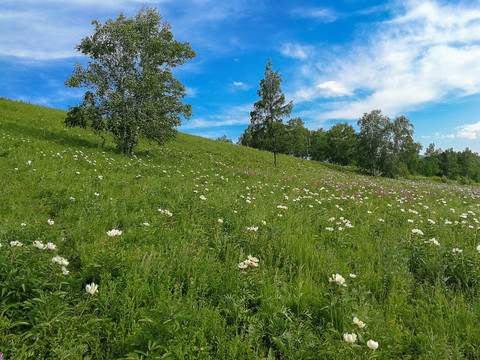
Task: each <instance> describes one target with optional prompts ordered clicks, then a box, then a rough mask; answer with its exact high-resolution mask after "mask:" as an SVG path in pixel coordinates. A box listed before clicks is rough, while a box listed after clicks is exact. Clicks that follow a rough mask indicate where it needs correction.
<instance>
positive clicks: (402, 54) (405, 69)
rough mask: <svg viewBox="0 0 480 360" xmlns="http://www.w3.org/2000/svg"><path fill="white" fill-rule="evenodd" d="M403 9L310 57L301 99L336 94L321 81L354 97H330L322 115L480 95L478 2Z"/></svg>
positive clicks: (400, 108) (395, 109) (396, 109)
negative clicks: (367, 31)
mask: <svg viewBox="0 0 480 360" xmlns="http://www.w3.org/2000/svg"><path fill="white" fill-rule="evenodd" d="M401 10H402V12H401V15H399V16H397V17H396V18H394V19H393V20H391V21H388V22H384V23H380V24H377V28H376V29H375V31H373V35H371V36H369V37H368V38H362V39H360V38H359V39H358V40H357V42H356V43H354V44H349V45H348V46H345V47H344V48H342V49H333V50H332V51H331V53H330V54H329V56H327V57H326V58H325V57H324V58H317V59H309V58H305V60H306V61H305V64H304V65H303V67H302V68H301V70H300V71H299V72H298V73H299V74H301V75H300V76H301V79H299V80H297V84H301V85H302V86H301V87H298V88H297V89H296V97H295V99H296V100H297V101H312V100H318V99H322V98H325V97H332V93H329V92H326V93H325V92H321V91H317V90H318V84H324V85H323V86H324V87H325V88H327V89H330V90H332V86H329V85H328V84H330V83H332V84H341V86H342V87H343V90H345V91H344V93H343V94H342V91H338V92H339V93H340V94H342V95H351V96H347V97H346V98H345V99H341V100H339V99H335V101H330V102H328V103H327V104H326V105H325V107H326V108H325V107H324V109H323V110H324V111H322V112H319V115H317V119H318V120H321V119H357V118H359V117H360V116H361V115H362V114H363V113H364V112H369V111H371V110H373V109H382V111H383V112H384V113H386V114H389V115H390V114H392V115H393V114H398V113H400V112H405V111H412V110H416V109H418V108H419V107H422V106H425V104H428V103H430V102H433V101H435V102H438V101H448V100H449V99H452V98H455V97H460V96H465V95H471V94H477V93H480V7H478V6H476V7H473V5H470V6H467V5H455V6H453V5H448V4H443V3H438V2H435V1H422V2H419V1H413V0H411V1H407V3H406V5H405V7H404V8H402V9H401ZM318 53H319V54H320V53H321V52H320V51H318ZM323 56H325V55H323ZM347 89H348V90H347ZM337 90H338V89H337ZM333 94H335V91H333ZM325 110H327V111H325Z"/></svg>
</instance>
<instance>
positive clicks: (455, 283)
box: [0, 99, 480, 359]
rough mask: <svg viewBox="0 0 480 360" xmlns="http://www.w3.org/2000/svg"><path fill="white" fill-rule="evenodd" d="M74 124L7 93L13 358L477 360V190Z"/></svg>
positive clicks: (6, 233) (5, 326)
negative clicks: (123, 147) (111, 138)
mask: <svg viewBox="0 0 480 360" xmlns="http://www.w3.org/2000/svg"><path fill="white" fill-rule="evenodd" d="M64 117H65V112H63V111H59V110H52V109H48V108H44V107H38V106H33V105H28V104H24V103H18V102H13V101H10V100H5V99H0V135H1V136H0V169H1V172H0V185H1V186H0V199H1V200H0V201H1V206H0V244H1V245H2V246H1V247H0V295H1V298H0V353H3V355H4V358H5V359H27V358H32V359H263V358H267V359H322V358H325V359H353V358H355V359H373V358H378V359H448V358H453V359H480V345H479V344H480V341H479V339H480V327H479V326H478V324H479V323H480V298H479V292H480V287H479V286H480V247H479V244H480V236H479V231H480V223H479V218H480V214H479V213H480V189H479V188H478V187H477V188H474V187H453V186H447V185H443V184H427V183H420V182H411V181H410V182H406V181H404V182H402V181H391V180H385V179H375V178H368V177H362V176H359V175H354V174H351V173H349V172H337V171H334V170H331V169H329V168H327V167H325V166H323V165H322V164H319V163H316V162H311V161H306V160H299V159H296V158H292V157H287V156H280V157H279V166H277V167H276V168H275V167H273V155H272V154H270V153H266V152H261V151H258V150H254V149H249V148H243V147H240V146H235V145H230V144H225V143H220V142H216V141H211V140H207V139H203V138H200V137H195V136H190V135H186V134H179V136H178V138H177V139H176V140H175V141H172V142H170V143H168V144H167V145H166V146H165V147H163V148H159V147H156V146H154V145H150V144H148V143H142V144H141V145H140V146H139V147H138V150H137V155H136V156H135V157H132V158H126V157H124V156H123V155H121V154H118V153H117V152H115V150H114V148H113V144H112V143H107V144H106V145H105V147H102V144H101V141H100V140H99V139H98V138H97V137H95V136H94V135H92V134H90V132H89V131H84V130H82V129H66V128H65V127H64V126H63V124H62V121H63V119H64ZM113 229H116V230H120V231H121V235H117V236H109V234H110V235H112V233H109V234H107V232H110V230H113ZM117 233H118V232H117ZM48 243H51V244H50V245H48V247H49V248H45V249H42V247H44V246H47V244H48ZM20 244H21V245H20ZM249 255H251V257H250V259H252V258H253V260H250V261H248V262H245V260H247V259H248V256H249ZM52 259H53V261H52ZM257 260H258V261H257ZM67 263H68V264H67ZM62 266H63V268H62ZM337 274H338V275H337ZM92 283H94V284H96V285H98V288H97V291H98V292H96V291H95V286H90V284H92ZM87 285H89V286H88V290H89V291H90V292H91V293H89V292H87V291H86V286H87ZM354 318H357V319H355V321H354ZM357 320H358V321H357ZM365 324H366V325H365ZM362 325H365V326H362ZM345 334H348V335H345ZM350 334H354V335H355V336H353V335H350ZM370 339H372V340H373V341H375V342H377V343H378V348H377V349H376V350H374V349H373V348H375V343H374V342H372V341H370V342H369V340H370Z"/></svg>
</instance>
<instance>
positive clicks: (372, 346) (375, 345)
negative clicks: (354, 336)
mask: <svg viewBox="0 0 480 360" xmlns="http://www.w3.org/2000/svg"><path fill="white" fill-rule="evenodd" d="M367 346H368V347H369V348H370V349H372V350H377V349H378V342H376V341H373V340H372V339H370V340H368V341H367Z"/></svg>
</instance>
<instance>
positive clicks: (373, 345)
mask: <svg viewBox="0 0 480 360" xmlns="http://www.w3.org/2000/svg"><path fill="white" fill-rule="evenodd" d="M353 324H354V325H356V326H358V327H359V328H360V329H362V328H364V327H365V326H366V324H365V323H364V322H363V321H361V320H359V319H358V318H357V317H354V318H353ZM343 340H344V341H345V342H347V343H349V344H350V345H354V344H355V343H356V342H357V334H355V333H351V334H350V333H344V334H343ZM367 347H368V348H369V349H372V350H377V349H378V342H376V341H374V340H372V339H370V340H368V341H367Z"/></svg>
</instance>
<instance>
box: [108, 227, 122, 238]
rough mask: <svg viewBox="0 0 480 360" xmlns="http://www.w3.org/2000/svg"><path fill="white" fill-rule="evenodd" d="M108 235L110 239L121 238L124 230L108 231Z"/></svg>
mask: <svg viewBox="0 0 480 360" xmlns="http://www.w3.org/2000/svg"><path fill="white" fill-rule="evenodd" d="M107 235H108V236H110V237H115V236H120V235H122V230H118V229H112V230H109V231H107Z"/></svg>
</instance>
